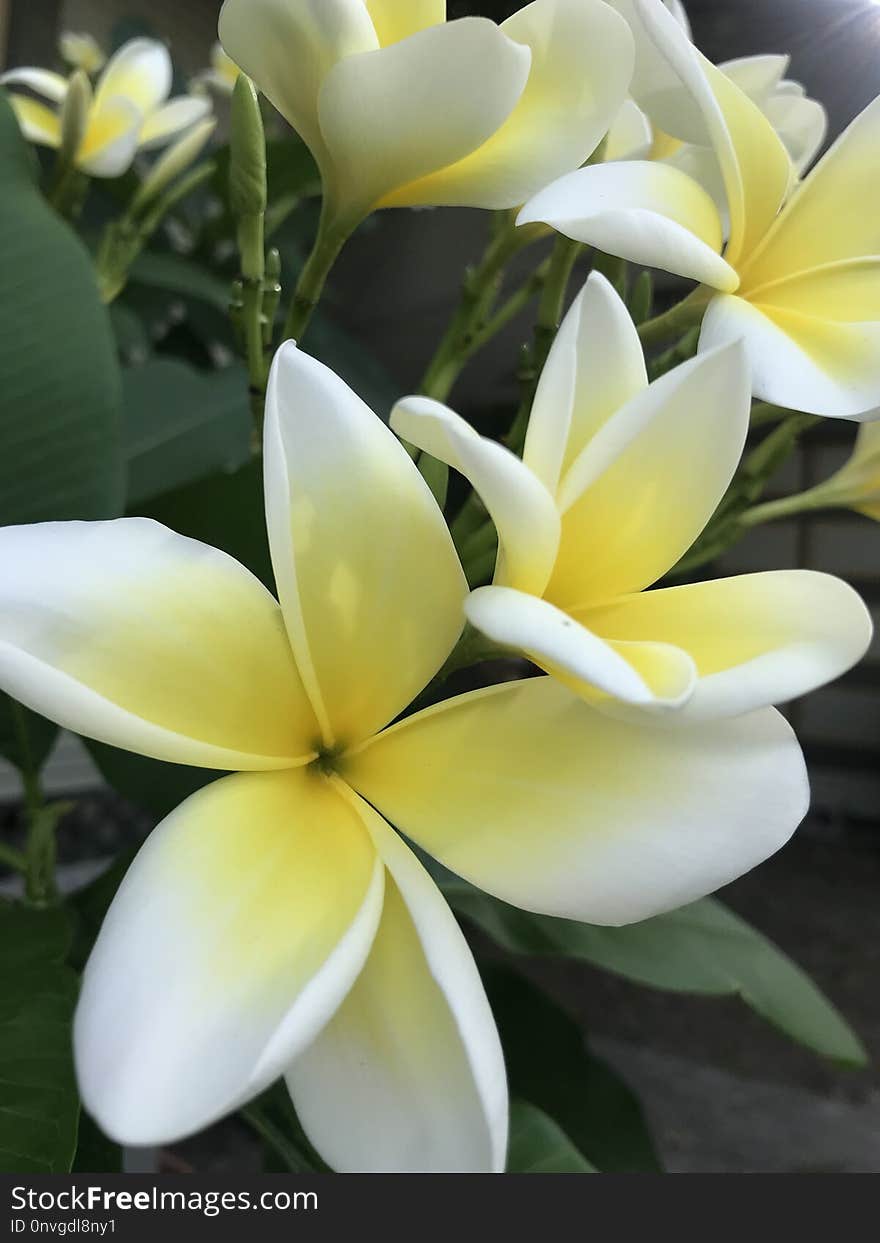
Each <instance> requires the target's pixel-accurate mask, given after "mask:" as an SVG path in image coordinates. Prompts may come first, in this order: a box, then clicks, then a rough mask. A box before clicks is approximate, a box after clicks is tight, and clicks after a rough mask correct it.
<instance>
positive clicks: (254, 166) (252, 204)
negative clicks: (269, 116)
mask: <svg viewBox="0 0 880 1243" xmlns="http://www.w3.org/2000/svg"><path fill="white" fill-rule="evenodd" d="M230 126H231V128H230V136H229V146H230V161H229V205H230V207H231V209H232V214H233V215H234V216H235V218H236V219H237V220H242V219H244V218H246V217H248V216H261V215H262V214H263V212H264V211H265V210H266V138H265V134H264V132H263V117H262V114H261V112H260V102H259V100H258V98H257V91H256V88H255V86H254V84H253V82H251V80H250V78H248V77H246V76H245V74H240V75H239V77H238V81H237V82H236V84H235V89H234V90H233V92H232V114H231V118H230Z"/></svg>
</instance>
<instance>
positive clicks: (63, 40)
mask: <svg viewBox="0 0 880 1243" xmlns="http://www.w3.org/2000/svg"><path fill="white" fill-rule="evenodd" d="M58 50H59V52H60V53H61V59H62V60H64V61H65V62H66V63H67V64H68V65H70V66H71V67H72V68H74V69H82V70H84V72H85V73H87V74H88V75H89V77H92V76H94V74H96V73H98V72H99V71H100V70H101V69H103V68H104V65H105V64H106V63H107V57H106V56H105V55H104V49H103V48H102V47H101V45H100V44H99V43H98V41H97V39H96V38H95V37H94V35H90V34H84V33H81V32H78V31H74V30H63V31H62V32H61V34H60V36H59V38H58Z"/></svg>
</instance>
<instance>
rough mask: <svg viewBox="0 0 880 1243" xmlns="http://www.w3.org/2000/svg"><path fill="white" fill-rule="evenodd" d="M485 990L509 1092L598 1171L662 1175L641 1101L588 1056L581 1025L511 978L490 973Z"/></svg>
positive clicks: (517, 978)
mask: <svg viewBox="0 0 880 1243" xmlns="http://www.w3.org/2000/svg"><path fill="white" fill-rule="evenodd" d="M485 983H486V989H487V992H488V994H489V1001H490V1002H491V1005H492V1012H493V1014H494V1015H495V1021H496V1023H497V1024H498V1031H499V1033H500V1035H501V1043H502V1045H503V1047H504V1060H505V1062H506V1064H507V1076H508V1080H509V1082H510V1090H511V1093H512V1094H513V1095H515V1096H517V1097H520V1098H522V1099H523V1100H525V1101H527V1102H528V1103H529V1104H531V1105H534V1106H536V1107H537V1108H538V1109H540V1110H542V1111H543V1112H544V1113H545V1114H547V1115H549V1117H550V1118H551V1119H552V1120H553V1121H554V1122H555V1123H556V1124H557V1126H559V1127H560V1128H561V1129H562V1131H563V1132H564V1134H565V1135H566V1136H568V1138H569V1139H570V1140H571V1142H572V1143H573V1144H574V1145H575V1147H576V1148H577V1149H578V1150H579V1152H580V1153H581V1154H582V1155H583V1156H584V1157H585V1158H586V1159H587V1160H588V1161H589V1162H590V1163H591V1164H592V1165H594V1166H596V1167H597V1168H598V1169H600V1170H606V1171H627V1172H656V1171H657V1170H658V1169H659V1165H658V1161H657V1156H656V1153H655V1151H654V1145H653V1143H652V1140H651V1137H650V1134H649V1133H648V1129H647V1126H646V1125H645V1120H644V1117H643V1115H642V1110H641V1106H640V1105H639V1103H638V1100H637V1099H636V1097H635V1096H634V1095H633V1094H632V1092H631V1091H630V1090H629V1088H628V1087H627V1086H626V1085H625V1084H624V1083H623V1081H622V1080H621V1079H620V1078H618V1076H617V1075H615V1074H614V1073H613V1072H612V1071H611V1070H610V1069H609V1068H608V1067H607V1066H606V1065H605V1063H604V1062H601V1061H600V1060H599V1059H598V1058H596V1057H594V1056H593V1055H592V1054H591V1053H590V1052H589V1050H588V1049H587V1045H586V1041H585V1040H584V1037H583V1034H582V1033H581V1031H580V1028H579V1027H578V1026H577V1024H576V1023H575V1022H574V1021H573V1020H572V1019H570V1018H569V1017H568V1015H567V1014H565V1013H564V1012H563V1011H562V1010H560V1009H559V1008H558V1007H557V1006H556V1005H554V1003H553V1002H552V1001H550V1000H549V998H548V997H547V996H546V995H545V994H544V993H542V992H541V991H540V990H539V989H537V988H536V987H535V986H534V985H533V984H531V983H529V982H528V981H527V980H525V979H523V978H522V977H520V976H518V975H516V974H514V973H513V972H512V971H509V970H506V969H501V968H492V969H491V970H489V971H487V972H486V974H485Z"/></svg>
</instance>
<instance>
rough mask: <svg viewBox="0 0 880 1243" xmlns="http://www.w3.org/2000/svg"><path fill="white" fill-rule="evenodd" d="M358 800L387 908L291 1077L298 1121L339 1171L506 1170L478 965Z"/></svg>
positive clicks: (501, 1088)
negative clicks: (346, 989)
mask: <svg viewBox="0 0 880 1243" xmlns="http://www.w3.org/2000/svg"><path fill="white" fill-rule="evenodd" d="M355 801H356V805H357V806H359V808H360V814H361V815H362V816H363V818H364V820H365V822H366V824H367V827H368V828H369V830H370V832H371V833H372V834H373V837H374V840H375V845H376V848H377V849H378V851H379V852H380V854H381V855H382V857H383V858H384V860H385V863H386V866H387V868H388V875H386V880H385V906H384V909H383V912H382V921H381V923H380V924H379V930H378V932H377V933H376V939H375V941H374V942H373V948H372V950H371V951H370V956H369V958H368V959H367V963H366V966H365V967H364V969H363V971H362V972H361V974H360V975H359V976H358V979H357V981H356V982H355V984H354V987H353V988H352V990H351V992H350V993H349V995H348V996H347V998H346V999H345V1001H344V1002H343V1003H342V1006H341V1007H340V1009H339V1010H338V1011H337V1013H336V1014H335V1016H334V1017H333V1018H332V1019H331V1020H330V1022H329V1023H328V1025H327V1026H326V1027H325V1028H324V1030H323V1031H322V1032H321V1034H320V1035H319V1036H318V1038H317V1040H316V1041H315V1042H314V1043H313V1044H312V1045H311V1046H310V1047H309V1048H308V1049H307V1050H306V1051H305V1053H303V1054H301V1055H300V1057H299V1058H298V1059H297V1060H296V1061H295V1062H294V1063H293V1066H292V1067H291V1068H290V1070H289V1071H288V1075H287V1082H288V1086H289V1088H290V1092H291V1095H292V1097H293V1099H294V1102H295V1104H296V1109H297V1113H298V1115H299V1118H300V1121H301V1122H302V1124H303V1126H304V1128H305V1130H306V1133H307V1134H308V1136H309V1138H310V1139H311V1141H312V1143H313V1144H314V1145H315V1147H316V1148H317V1149H318V1151H319V1152H320V1153H321V1155H322V1156H323V1157H324V1159H325V1160H326V1161H327V1162H328V1163H329V1164H330V1165H331V1166H332V1167H333V1169H335V1170H338V1171H341V1172H360V1173H383V1172H390V1173H447V1172H464V1173H468V1172H470V1173H489V1172H498V1171H501V1170H502V1169H503V1168H504V1160H505V1156H506V1150H507V1086H506V1082H505V1074H504V1061H503V1058H502V1054H501V1046H500V1043H499V1040H498V1033H497V1031H496V1029H495V1022H494V1020H493V1018H492V1012H491V1010H490V1009H489V1003H488V1001H487V1000H486V995H485V992H484V991H483V985H482V983H481V981H480V976H479V973H478V972H477V968H476V965H475V964H474V960H473V957H472V955H471V952H470V950H469V949H468V946H467V942H466V941H465V939H464V937H463V936H462V934H461V930H460V928H459V927H458V924H457V923H456V921H455V919H454V917H453V915H452V912H451V911H450V910H449V907H448V906H447V905H446V902H445V901H444V899H443V897H442V896H441V894H440V892H439V890H438V889H437V888H436V886H435V885H434V882H433V881H432V880H431V878H430V877H429V876H428V874H427V872H425V870H424V868H423V867H422V866H421V864H420V863H419V862H418V860H417V859H416V858H415V856H414V855H413V854H412V853H411V851H410V850H408V849H407V847H406V846H405V845H404V844H403V842H402V841H401V840H400V838H399V837H398V836H397V834H396V833H394V832H393V830H392V829H390V828H389V827H388V825H387V824H385V822H384V821H383V820H382V819H381V817H380V816H377V815H376V813H375V812H374V811H373V809H372V808H371V807H369V806H368V805H367V804H366V803H364V802H363V801H362V800H361V799H356V800H355ZM378 1120H381V1121H380V1122H379V1121H378Z"/></svg>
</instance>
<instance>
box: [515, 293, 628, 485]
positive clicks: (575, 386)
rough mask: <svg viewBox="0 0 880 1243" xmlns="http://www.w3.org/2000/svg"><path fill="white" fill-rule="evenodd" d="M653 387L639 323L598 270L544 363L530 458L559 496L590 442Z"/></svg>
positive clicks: (529, 443) (532, 421)
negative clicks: (563, 480)
mask: <svg viewBox="0 0 880 1243" xmlns="http://www.w3.org/2000/svg"><path fill="white" fill-rule="evenodd" d="M647 386H648V376H647V372H646V370H645V357H644V354H643V353H642V345H641V342H640V341H639V334H638V332H637V330H636V326H635V324H634V323H633V322H632V319H631V318H630V314H629V312H628V311H627V309H626V305H625V304H624V302H623V300H622V298H621V297H620V296H619V295H618V294H617V292H616V291H615V289H614V287H613V286H612V285H611V284H610V283H609V282H608V281H607V280H606V279H605V277H604V276H602V275H601V274H600V273H599V272H593V273H592V274H591V275H590V277H589V279H588V280H587V283H586V284H585V285H584V287H583V289H582V290H581V292H580V293H579V294H578V296H577V297H576V298H575V300H574V302H573V303H572V304H571V308H570V309H569V311H568V314H567V315H566V316H565V319H564V320H563V321H562V324H561V326H560V329H559V332H558V333H557V334H556V338H555V340H554V342H553V345H552V346H551V348H550V353H549V355H548V358H547V362H546V363H545V364H544V370H543V371H542V373H541V378H540V380H539V381H538V388H537V391H536V393H535V400H534V403H533V404H532V412H531V415H530V416H529V429H528V433H527V435H526V443H525V449H524V451H523V461H524V462H525V464H526V465H527V466H528V467H529V469H530V470H532V471H533V472H534V473H535V474H536V475H537V476H538V478H539V479H540V480H542V482H543V483H544V484H545V485H546V487H547V488H548V489H549V490H550V491H551V492H552V493H553V495H554V496H555V495H556V491H557V489H558V487H559V480H560V477H561V476H562V475H563V474H564V473H565V472H566V471H567V470H568V468H569V467H570V466H571V464H572V462H573V461H574V460H575V458H576V457H577V456H578V455H579V454H580V452H581V450H582V449H583V448H584V446H585V445H586V444H587V442H588V441H589V440H591V439H592V438H593V436H595V435H596V433H597V432H598V430H599V428H600V427H602V426H603V425H604V424H605V423H606V422H607V421H608V419H609V418H610V416H611V415H612V414H614V413H616V411H618V410H619V409H620V407H621V406H623V405H625V404H626V403H627V401H629V399H630V398H631V397H635V395H636V394H637V393H640V392H641V391H642V389H644V388H647Z"/></svg>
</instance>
